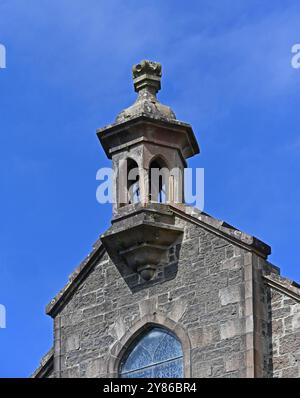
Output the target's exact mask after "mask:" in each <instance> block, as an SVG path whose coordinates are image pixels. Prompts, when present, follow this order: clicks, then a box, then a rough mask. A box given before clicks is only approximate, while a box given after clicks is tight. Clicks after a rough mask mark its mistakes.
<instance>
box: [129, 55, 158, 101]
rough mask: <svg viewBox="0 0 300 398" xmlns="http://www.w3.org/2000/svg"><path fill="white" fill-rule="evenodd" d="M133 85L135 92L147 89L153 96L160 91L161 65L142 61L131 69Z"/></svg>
mask: <svg viewBox="0 0 300 398" xmlns="http://www.w3.org/2000/svg"><path fill="white" fill-rule="evenodd" d="M132 75H133V83H134V89H135V91H136V92H139V91H140V90H142V89H143V88H148V89H150V91H152V92H154V93H155V94H156V93H157V92H158V91H159V90H160V88H161V86H160V79H161V64H160V63H158V62H153V61H148V60H143V61H141V62H140V63H139V64H136V65H134V66H133V67H132Z"/></svg>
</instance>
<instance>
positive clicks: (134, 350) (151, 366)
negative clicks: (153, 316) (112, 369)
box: [120, 327, 183, 378]
mask: <svg viewBox="0 0 300 398" xmlns="http://www.w3.org/2000/svg"><path fill="white" fill-rule="evenodd" d="M120 376H121V377H123V378H125V377H126V378H132V377H138V378H147V377H148V378H150V377H159V378H163V377H172V378H178V377H183V358H182V348H181V344H180V342H179V341H178V339H177V338H176V337H175V336H174V335H173V334H171V333H170V332H169V331H167V330H165V329H162V328H159V327H154V328H152V329H150V330H149V331H148V332H147V333H145V334H144V335H142V336H141V337H140V338H139V339H138V340H137V341H136V342H135V343H134V344H133V345H132V346H131V347H130V349H129V351H128V352H127V353H126V354H125V356H124V361H123V362H122V364H121V368H120Z"/></svg>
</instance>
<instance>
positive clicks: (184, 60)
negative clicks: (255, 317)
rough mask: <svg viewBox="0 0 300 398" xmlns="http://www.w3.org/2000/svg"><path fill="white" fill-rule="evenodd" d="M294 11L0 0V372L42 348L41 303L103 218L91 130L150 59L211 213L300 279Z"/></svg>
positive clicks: (99, 163)
mask: <svg viewBox="0 0 300 398" xmlns="http://www.w3.org/2000/svg"><path fill="white" fill-rule="evenodd" d="M299 15H300V3H299V1H298V0H294V1H288V0H284V1H276V0H273V1H267V0H265V1H263V0H248V1H246V0H243V1H233V0H231V1H230V0H228V1H227V0H215V1H211V0H207V1H200V0H196V1H192V0H189V1H175V0H164V1H161V0H156V1H155V0H153V1H146V0H138V1H135V0H134V1H128V0H127V1H122V0H119V1H114V0H109V1H108V0H107V1H101V0H88V1H86V0H26V1H25V0H0V43H2V44H4V45H5V46H6V49H7V69H5V70H3V69H1V70H0V148H1V156H0V182H1V199H0V204H1V206H0V215H1V223H0V303H2V304H4V305H5V306H6V308H7V328H6V329H0V376H1V377H4V376H7V377H9V376H20V377H27V376H28V375H29V374H30V373H31V372H32V371H33V370H34V369H35V367H36V366H37V365H38V363H39V360H40V358H41V356H42V355H43V354H44V353H45V352H46V351H47V350H48V349H49V348H50V347H51V344H52V320H51V319H50V318H49V317H47V316H46V315H45V314H44V308H45V305H46V304H47V303H48V302H49V301H50V300H51V298H52V297H53V296H54V295H55V294H56V293H57V292H58V291H59V290H60V289H61V288H62V287H63V286H64V284H65V283H66V281H67V277H68V275H69V274H70V273H71V272H72V271H73V269H74V268H75V267H76V266H77V265H78V264H79V263H80V261H81V260H82V259H83V258H84V257H85V256H86V255H87V253H88V252H89V251H90V249H91V246H92V244H93V242H94V241H95V240H96V239H97V238H98V236H99V235H100V234H101V233H102V232H103V231H104V230H105V229H106V228H107V227H108V226H109V223H110V216H111V209H110V206H109V205H105V206H103V205H99V204H98V203H97V202H96V199H95V193H96V187H97V181H96V179H95V176H96V171H97V169H98V168H99V167H103V166H109V161H108V160H107V159H106V158H105V155H104V152H103V150H102V148H101V147H100V145H99V143H98V141H97V138H96V134H95V130H96V128H98V127H102V126H104V125H106V124H108V123H110V122H112V121H113V119H114V117H115V116H116V114H117V113H118V112H119V111H120V110H121V109H123V108H125V107H127V106H128V105H130V104H131V103H132V102H133V101H134V98H135V93H134V91H133V89H132V81H131V65H132V64H134V63H136V62H138V61H140V60H141V59H144V58H146V59H151V60H156V61H160V62H161V63H162V65H163V81H162V87H163V88H162V91H161V93H160V95H159V98H160V99H161V101H162V102H163V103H166V104H168V105H170V106H171V107H172V108H173V109H174V111H175V112H176V115H177V117H178V119H180V120H183V121H186V122H189V123H191V124H192V125H193V127H194V131H195V133H196V135H197V138H198V141H199V144H200V146H201V150H202V152H201V154H200V155H199V156H197V157H196V158H195V159H193V160H191V161H190V165H191V166H192V167H204V168H205V176H206V181H205V189H206V191H205V211H206V212H208V213H210V214H211V215H213V216H215V217H216V218H220V219H224V220H226V221H227V222H229V223H231V224H233V225H235V226H236V227H238V228H239V229H241V230H243V231H245V232H248V233H250V234H253V235H255V236H257V237H258V238H260V239H262V240H263V241H265V242H266V243H268V244H270V245H271V246H272V250H273V254H272V255H271V257H270V261H272V262H273V263H274V264H276V265H278V266H280V267H281V271H282V274H283V275H285V276H287V277H289V278H291V279H295V280H297V281H300V268H299V260H298V249H299V246H300V233H299V227H300V214H299V201H300V184H299V173H300V158H299V153H300V134H299V109H300V104H299V98H300V69H298V70H296V69H293V68H292V67H291V57H292V54H291V47H292V45H293V44H295V43H300V17H299Z"/></svg>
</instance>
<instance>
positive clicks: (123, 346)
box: [107, 313, 191, 378]
mask: <svg viewBox="0 0 300 398" xmlns="http://www.w3.org/2000/svg"><path fill="white" fill-rule="evenodd" d="M155 326H156V327H162V328H165V329H167V330H169V331H170V332H172V333H173V334H174V335H175V336H176V337H177V338H178V340H179V341H180V343H181V345H182V351H183V371H184V377H185V378H189V377H191V343H190V339H189V336H188V333H187V331H186V330H185V329H184V328H183V327H182V326H180V325H179V324H178V323H176V322H174V321H173V320H171V319H170V318H167V317H165V316H164V315H162V314H158V313H154V314H153V315H145V316H144V317H143V318H141V319H140V320H139V321H137V322H136V323H135V324H134V325H133V326H132V328H131V329H130V330H128V331H127V332H126V333H125V334H124V335H123V336H122V337H121V339H120V340H119V341H117V342H116V343H115V344H114V345H113V347H112V348H111V350H110V354H109V358H108V363H107V376H108V377H111V378H118V377H119V367H120V363H121V360H122V358H123V355H124V354H125V353H126V351H127V350H128V348H129V347H130V346H131V344H132V343H133V341H134V340H135V339H136V338H137V337H138V336H139V335H140V333H143V332H145V330H147V329H150V328H151V327H155Z"/></svg>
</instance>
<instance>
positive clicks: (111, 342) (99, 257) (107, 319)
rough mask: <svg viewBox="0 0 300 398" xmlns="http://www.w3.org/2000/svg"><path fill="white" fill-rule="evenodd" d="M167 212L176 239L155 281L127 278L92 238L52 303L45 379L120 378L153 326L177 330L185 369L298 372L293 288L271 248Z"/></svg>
mask: <svg viewBox="0 0 300 398" xmlns="http://www.w3.org/2000/svg"><path fill="white" fill-rule="evenodd" d="M184 209H185V211H183V210H184ZM173 211H174V214H175V215H176V217H175V219H176V226H178V227H181V228H182V229H183V231H184V234H183V238H182V240H181V241H180V242H175V243H174V245H173V246H172V247H171V248H170V250H169V256H168V259H167V260H166V261H165V263H162V264H161V265H160V266H159V267H158V269H157V271H156V275H155V277H154V278H153V279H151V280H150V281H143V280H142V278H140V277H137V275H136V274H132V275H131V278H132V279H130V277H129V278H128V277H127V278H124V277H123V276H122V275H121V273H120V272H119V269H118V267H117V265H116V264H114V263H113V262H112V260H111V259H110V257H109V256H108V254H107V253H106V252H105V251H104V250H103V248H102V246H101V244H97V245H96V247H95V249H94V251H93V253H92V254H91V255H90V256H89V257H88V261H85V262H84V263H83V265H81V266H80V268H79V271H75V274H74V275H73V276H72V277H71V282H70V283H69V284H68V285H67V286H66V288H65V289H64V290H63V291H62V292H61V293H60V294H59V295H58V296H57V298H56V299H54V300H53V301H52V302H51V303H50V305H49V306H48V308H47V311H48V313H49V314H50V315H51V316H52V317H53V318H54V325H55V326H54V355H53V373H52V377H117V374H118V373H117V372H118V365H119V362H120V359H121V356H122V353H123V352H124V350H125V349H126V347H128V345H129V344H130V342H131V341H132V339H133V337H134V336H136V335H137V334H138V333H139V332H140V331H142V330H144V329H145V327H147V326H149V325H151V324H158V325H162V326H165V327H167V328H169V329H170V330H173V331H174V333H175V334H177V336H180V340H181V342H182V345H183V348H184V363H185V376H186V377H190V376H192V377H299V349H300V337H299V333H300V332H299V322H300V311H299V300H298V301H297V299H299V288H298V287H297V286H296V285H295V286H290V285H288V286H287V283H285V285H284V282H285V281H286V280H285V279H284V278H281V277H280V276H279V275H278V269H277V268H276V267H272V266H271V265H270V264H269V263H268V262H267V261H266V260H265V258H264V257H266V252H267V251H268V247H267V246H264V244H262V243H261V242H259V241H258V242H257V241H255V239H254V240H253V239H251V237H249V236H247V235H243V234H242V233H240V232H239V231H237V232H235V231H236V230H234V229H232V227H230V226H228V224H224V223H222V222H220V221H218V220H215V219H213V218H211V217H209V216H207V215H205V214H204V213H200V212H196V211H195V210H193V211H192V209H190V208H188V207H183V206H181V207H180V208H177V209H176V208H175V207H174V208H173ZM225 232H227V233H225ZM259 250H262V251H261V252H259ZM264 251H265V252H264ZM90 263H91V264H92V265H90ZM81 278H82V279H81ZM282 281H283V282H282ZM278 286H279V287H278ZM279 288H280V290H278V289H279ZM291 289H292V290H293V292H292V295H293V297H291V296H290V295H289V292H290V291H291ZM39 375H40V376H39ZM35 376H36V377H43V373H42V372H41V371H39V372H38V373H36V374H35ZM49 376H50V377H51V373H50V374H46V375H45V377H49Z"/></svg>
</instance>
